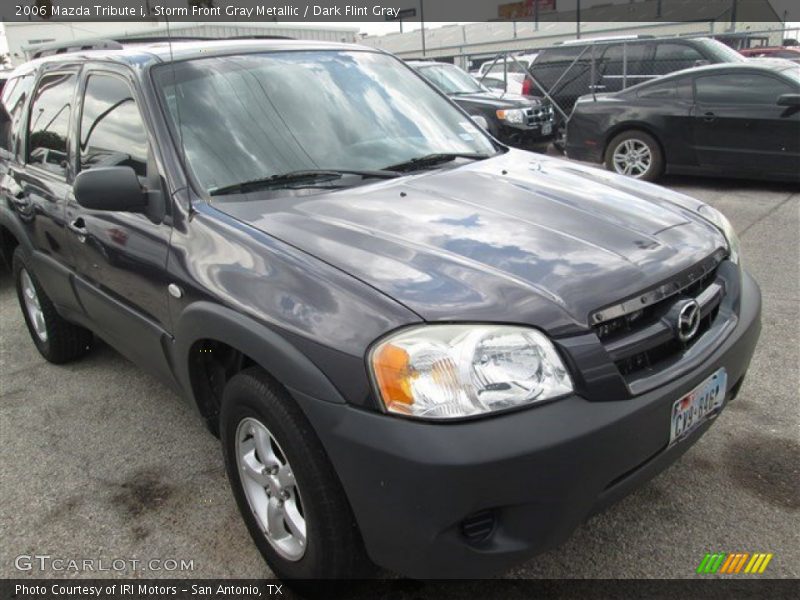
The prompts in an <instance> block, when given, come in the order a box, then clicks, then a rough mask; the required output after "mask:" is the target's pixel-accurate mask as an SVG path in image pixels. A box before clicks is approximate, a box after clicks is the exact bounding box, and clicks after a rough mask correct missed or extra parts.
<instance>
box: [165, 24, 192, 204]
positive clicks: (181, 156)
mask: <svg viewBox="0 0 800 600" xmlns="http://www.w3.org/2000/svg"><path fill="white" fill-rule="evenodd" d="M164 21H166V24H167V43H168V44H169V63H170V69H171V70H172V89H173V90H174V94H175V120H176V121H177V125H178V127H177V129H178V161H179V162H180V163H181V168H182V169H183V173H184V176H187V175H188V173H189V171H188V169H187V168H186V148H185V147H184V145H183V124H182V123H181V103H180V98H179V97H178V78H177V76H176V74H175V55H174V54H173V52H172V31H171V30H170V26H169V18H167V17H164ZM167 109H169V107H167ZM188 198H189V218H190V219H191V217H192V215H193V214H194V208H193V207H192V199H191V198H192V196H191V194H189V195H188Z"/></svg>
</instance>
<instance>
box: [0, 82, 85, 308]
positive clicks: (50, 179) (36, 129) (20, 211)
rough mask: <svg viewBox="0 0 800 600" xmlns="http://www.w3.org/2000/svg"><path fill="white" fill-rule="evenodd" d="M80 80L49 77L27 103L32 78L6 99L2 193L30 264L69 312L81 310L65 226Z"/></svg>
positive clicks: (0, 184)
mask: <svg viewBox="0 0 800 600" xmlns="http://www.w3.org/2000/svg"><path fill="white" fill-rule="evenodd" d="M77 80H78V71H77V69H65V70H62V69H59V70H51V71H48V72H44V73H42V74H40V75H39V77H38V81H36V84H35V92H34V95H33V98H32V99H31V102H30V104H27V103H26V101H25V100H26V96H27V95H28V94H29V93H30V91H31V90H32V89H34V88H33V86H34V76H33V74H31V76H30V78H23V81H20V82H16V83H15V87H14V88H13V89H10V90H9V93H8V95H4V101H5V102H6V103H7V104H8V105H7V106H6V111H7V112H8V113H9V117H10V119H9V131H8V135H7V137H6V140H5V144H10V146H9V148H8V149H7V162H6V166H5V169H4V172H3V174H2V181H0V189H1V190H2V195H3V196H4V197H5V198H7V199H8V206H10V207H11V209H12V210H13V211H14V212H15V213H16V219H15V220H16V222H17V223H19V225H20V227H21V228H22V229H23V231H22V232H20V233H21V235H24V237H25V238H26V239H27V240H28V241H30V243H31V246H32V255H31V257H30V259H31V261H32V263H33V269H34V272H35V274H36V276H37V278H38V279H39V282H40V283H41V285H42V286H43V287H44V289H45V292H46V293H47V295H48V296H49V297H50V299H51V300H52V301H53V303H54V304H56V305H57V306H58V307H59V308H60V309H62V310H63V312H65V313H66V312H70V311H78V310H79V305H78V302H77V298H76V297H75V294H74V293H73V291H72V287H71V285H70V269H71V266H72V265H71V256H70V254H69V252H68V250H67V248H66V243H65V242H66V233H65V221H64V203H65V198H66V195H67V192H68V190H69V189H70V179H71V177H72V171H71V165H70V156H71V153H72V152H73V150H72V140H71V136H70V123H71V119H72V115H73V113H74V106H75V97H76V84H77ZM26 108H28V110H27V111H26V110H25V109H26ZM23 132H24V136H23Z"/></svg>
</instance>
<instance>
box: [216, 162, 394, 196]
mask: <svg viewBox="0 0 800 600" xmlns="http://www.w3.org/2000/svg"><path fill="white" fill-rule="evenodd" d="M345 175H360V176H361V178H362V179H392V178H394V177H399V176H400V174H399V173H396V172H394V171H390V170H388V169H378V170H375V171H365V170H357V169H307V170H303V171H289V172H288V173H280V174H278V175H268V176H266V177H258V178H256V179H248V180H247V181H241V182H239V183H232V184H230V185H224V186H221V187H217V188H212V189H210V190H208V193H209V195H210V196H224V195H226V194H244V193H246V192H248V191H253V190H256V189H266V188H272V187H279V186H288V185H291V184H294V183H303V182H306V181H314V182H316V181H321V180H322V181H329V180H332V179H341V178H342V177H344V176H345Z"/></svg>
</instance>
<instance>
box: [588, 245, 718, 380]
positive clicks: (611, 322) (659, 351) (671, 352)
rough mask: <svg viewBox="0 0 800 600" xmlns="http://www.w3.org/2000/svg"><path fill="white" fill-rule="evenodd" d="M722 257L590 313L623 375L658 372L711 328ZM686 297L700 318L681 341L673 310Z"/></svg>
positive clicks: (716, 312)
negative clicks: (694, 330)
mask: <svg viewBox="0 0 800 600" xmlns="http://www.w3.org/2000/svg"><path fill="white" fill-rule="evenodd" d="M723 257H724V256H722V255H719V254H717V255H714V256H713V257H710V259H707V260H706V261H703V262H702V263H700V264H699V265H696V266H695V267H694V268H693V269H691V270H689V271H688V272H687V273H684V274H682V276H679V277H678V278H676V279H675V280H672V281H670V282H667V283H666V284H663V285H661V286H659V287H658V288H656V289H654V290H651V291H650V292H648V293H643V294H641V295H639V296H637V297H636V298H633V299H629V300H627V301H625V302H621V303H619V304H617V305H615V306H613V307H609V308H606V309H604V310H601V311H598V312H597V313H595V314H594V315H593V316H592V320H593V322H594V325H593V328H594V331H595V333H596V334H597V337H598V338H599V339H600V341H601V342H602V343H603V346H604V347H605V349H606V351H607V352H608V355H609V357H610V358H611V360H612V361H613V362H614V364H615V365H616V367H617V369H618V370H619V372H620V374H621V375H622V376H623V377H625V378H626V379H627V378H630V377H633V376H636V377H639V376H641V375H643V374H644V372H645V371H651V372H655V371H658V370H659V369H660V367H661V365H662V364H664V363H666V362H668V361H670V360H672V359H674V358H675V357H677V356H680V355H681V354H682V353H684V352H686V351H687V350H688V349H689V348H691V347H692V346H693V345H694V344H695V343H697V341H698V340H700V339H701V338H702V337H703V335H704V334H705V333H707V332H708V331H709V329H711V327H712V325H713V324H714V320H715V319H716V318H717V315H718V314H719V309H720V304H721V303H722V299H723V297H724V295H725V283H724V282H723V281H722V280H719V279H718V277H717V270H718V267H719V263H720V261H721V259H722V258H723ZM689 299H694V300H695V301H696V302H697V304H698V305H699V314H700V316H699V319H700V322H699V326H698V329H697V332H696V333H695V334H694V335H693V336H692V337H691V339H689V340H688V341H685V342H684V341H681V340H680V339H679V337H678V335H677V332H676V320H675V314H674V312H675V307H676V305H677V303H681V302H685V301H687V300H689ZM637 303H638V304H637ZM638 305H641V306H642V307H641V308H637V306H638ZM604 316H605V318H604Z"/></svg>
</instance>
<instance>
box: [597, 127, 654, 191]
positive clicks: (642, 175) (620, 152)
mask: <svg viewBox="0 0 800 600" xmlns="http://www.w3.org/2000/svg"><path fill="white" fill-rule="evenodd" d="M605 165H606V169H608V170H609V171H614V172H615V173H619V174H620V175H625V176H627V177H632V178H634V179H641V180H642V181H655V180H656V179H658V178H659V177H661V175H662V174H663V173H664V153H663V152H662V151H661V146H660V145H659V143H658V141H657V140H656V139H655V138H654V137H653V136H652V135H650V134H649V133H645V132H644V131H638V130H630V131H624V132H622V133H620V134H619V135H617V136H616V137H614V139H612V140H611V142H610V143H609V144H608V147H607V148H606V155H605Z"/></svg>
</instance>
